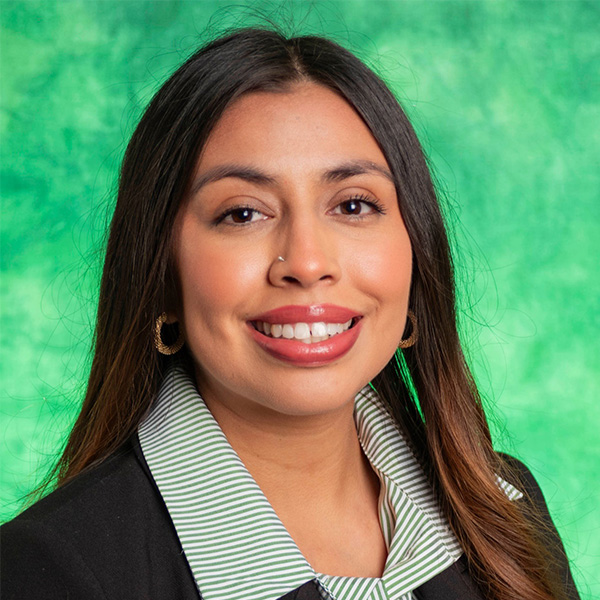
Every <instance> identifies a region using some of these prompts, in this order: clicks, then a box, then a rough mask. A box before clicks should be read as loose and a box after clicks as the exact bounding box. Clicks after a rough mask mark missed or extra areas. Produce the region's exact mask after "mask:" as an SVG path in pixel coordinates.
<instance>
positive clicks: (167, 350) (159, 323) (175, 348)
mask: <svg viewBox="0 0 600 600" xmlns="http://www.w3.org/2000/svg"><path fill="white" fill-rule="evenodd" d="M166 320H167V313H162V315H160V317H158V319H156V324H155V326H154V345H155V346H156V349H157V350H158V351H159V352H160V353H161V354H166V355H167V356H170V355H171V354H175V353H176V352H179V351H180V350H181V348H182V346H183V343H184V342H185V340H184V339H183V331H182V329H181V325H180V326H179V335H178V337H177V341H176V342H175V343H174V344H171V345H170V346H167V344H165V343H164V342H163V341H162V336H161V333H162V327H163V325H164V324H165V322H166Z"/></svg>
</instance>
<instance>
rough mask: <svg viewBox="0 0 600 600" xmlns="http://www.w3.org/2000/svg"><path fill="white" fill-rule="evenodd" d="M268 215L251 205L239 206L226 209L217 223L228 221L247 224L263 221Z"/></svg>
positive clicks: (234, 223) (230, 223) (232, 223)
mask: <svg viewBox="0 0 600 600" xmlns="http://www.w3.org/2000/svg"><path fill="white" fill-rule="evenodd" d="M266 218H267V217H266V215H264V214H263V213H261V212H260V211H259V210H256V209H255V208H250V207H249V206H237V207H235V208H230V209H229V210H227V211H225V212H224V213H223V214H222V215H221V216H220V217H219V218H218V219H217V223H227V224H229V225H245V224H247V223H253V222H255V221H263V220H264V219H266Z"/></svg>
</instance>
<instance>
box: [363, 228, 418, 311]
mask: <svg viewBox="0 0 600 600" xmlns="http://www.w3.org/2000/svg"><path fill="white" fill-rule="evenodd" d="M356 256H357V261H356V262H355V263H354V265H355V266H354V269H355V270H356V271H357V272H358V275H357V276H358V277H359V278H360V280H361V281H362V282H363V286H364V291H365V292H367V293H368V294H369V295H372V296H373V297H374V298H375V299H376V300H377V301H378V304H379V307H380V309H390V311H391V312H392V313H394V314H395V315H396V318H397V315H398V311H401V312H402V311H404V310H405V309H406V308H407V307H408V296H409V292H410V280H411V272H412V249H411V245H410V240H409V238H408V234H407V233H406V232H405V231H403V230H400V231H398V230H396V231H395V232H394V234H393V235H380V236H377V237H376V238H375V239H373V240H372V242H371V243H370V244H369V245H368V247H366V248H365V249H363V250H361V252H360V253H357V255H356ZM358 257H360V258H359V259H358Z"/></svg>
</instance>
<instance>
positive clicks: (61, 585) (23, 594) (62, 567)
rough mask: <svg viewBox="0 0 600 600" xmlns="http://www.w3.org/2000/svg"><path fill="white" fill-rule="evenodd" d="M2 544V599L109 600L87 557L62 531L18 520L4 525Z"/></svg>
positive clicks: (0, 541)
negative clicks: (70, 542)
mask: <svg viewBox="0 0 600 600" xmlns="http://www.w3.org/2000/svg"><path fill="white" fill-rule="evenodd" d="M0 544H1V553H0V556H1V559H0V560H1V563H2V568H1V571H2V574H3V576H2V584H1V587H0V594H1V595H2V598H3V600H21V599H23V598H41V597H43V598H44V599H45V600H64V599H65V598H86V599H89V600H107V599H106V596H105V595H104V593H103V591H102V588H101V587H100V584H99V582H98V581H97V579H96V578H95V576H94V574H93V572H92V571H91V570H90V569H89V567H88V565H87V564H86V562H85V561H84V559H83V558H82V557H81V556H80V554H79V552H77V551H76V550H75V549H74V548H73V546H72V544H69V543H68V542H67V540H65V539H63V537H62V536H61V534H60V532H59V531H56V530H54V529H53V528H51V527H49V526H47V525H45V524H43V523H39V522H36V521H29V520H24V519H23V520H15V521H12V522H10V523H7V524H6V525H4V526H3V527H2V537H1V540H0Z"/></svg>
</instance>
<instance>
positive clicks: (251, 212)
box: [214, 194, 386, 227]
mask: <svg viewBox="0 0 600 600" xmlns="http://www.w3.org/2000/svg"><path fill="white" fill-rule="evenodd" d="M334 211H335V214H338V215H342V216H347V217H349V218H351V219H352V220H360V219H365V218H367V217H370V216H373V215H384V214H386V211H385V209H384V207H383V205H382V204H381V203H380V202H379V201H378V200H376V199H375V198H373V197H372V196H368V195H366V194H356V195H353V196H350V197H349V198H346V199H345V200H342V201H341V202H339V203H338V204H337V205H336V206H335V207H334ZM268 218H269V217H268V215H265V214H264V213H262V212H261V211H260V210H258V209H257V208H255V207H253V206H250V205H247V204H242V205H239V206H233V207H231V208H228V209H227V210H226V211H224V212H222V213H221V214H220V215H219V216H218V217H217V218H216V219H215V220H214V225H220V224H224V225H232V226H237V227H239V226H244V225H250V224H251V223H255V222H258V221H264V220H266V219H268Z"/></svg>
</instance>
